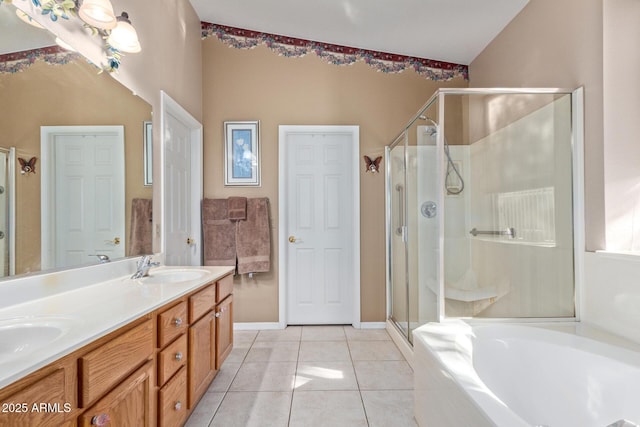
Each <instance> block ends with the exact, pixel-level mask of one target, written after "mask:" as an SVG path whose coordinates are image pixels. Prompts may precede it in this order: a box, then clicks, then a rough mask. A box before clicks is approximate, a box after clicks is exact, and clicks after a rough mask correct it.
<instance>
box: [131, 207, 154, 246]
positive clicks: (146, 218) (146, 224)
mask: <svg viewBox="0 0 640 427" xmlns="http://www.w3.org/2000/svg"><path fill="white" fill-rule="evenodd" d="M152 206H153V203H152V201H151V199H133V200H132V201H131V227H130V229H129V254H128V255H129V256H136V255H148V254H152V253H153V243H152V240H153V222H152V220H153V215H152Z"/></svg>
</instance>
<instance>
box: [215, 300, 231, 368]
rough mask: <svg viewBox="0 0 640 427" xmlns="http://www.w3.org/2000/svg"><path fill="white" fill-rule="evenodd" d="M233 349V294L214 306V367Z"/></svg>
mask: <svg viewBox="0 0 640 427" xmlns="http://www.w3.org/2000/svg"><path fill="white" fill-rule="evenodd" d="M232 349H233V295H229V296H228V297H227V298H226V299H225V300H224V301H222V302H221V303H220V304H218V305H217V306H216V369H220V366H222V362H224V360H225V359H226V358H227V356H228V355H229V353H231V350H232Z"/></svg>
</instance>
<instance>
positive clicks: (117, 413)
mask: <svg viewBox="0 0 640 427" xmlns="http://www.w3.org/2000/svg"><path fill="white" fill-rule="evenodd" d="M152 387H153V362H152V361H149V362H147V363H146V364H145V365H144V366H142V367H141V368H140V369H138V370H137V371H135V372H134V373H133V374H131V375H130V376H129V377H127V378H126V379H125V380H124V381H123V382H121V383H120V384H119V385H118V386H117V387H116V388H114V389H113V390H112V391H111V392H109V393H108V394H107V395H105V396H104V397H103V398H102V399H100V400H98V402H97V403H96V404H95V405H93V406H92V407H91V408H89V409H88V410H87V412H85V413H84V414H83V415H81V416H80V419H79V423H78V425H79V426H81V427H90V426H96V425H104V426H118V427H122V426H125V427H128V426H131V427H142V426H152V425H155V420H152V419H151V410H152V405H153V403H152V394H153V393H152V391H153V388H152Z"/></svg>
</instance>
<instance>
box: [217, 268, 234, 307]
mask: <svg viewBox="0 0 640 427" xmlns="http://www.w3.org/2000/svg"><path fill="white" fill-rule="evenodd" d="M232 293H233V274H229V275H228V276H225V277H223V278H222V279H220V280H218V287H217V293H216V303H219V302H220V301H222V300H223V299H225V298H226V297H227V296H229V295H231V294H232Z"/></svg>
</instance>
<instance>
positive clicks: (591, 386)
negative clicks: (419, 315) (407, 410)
mask: <svg viewBox="0 0 640 427" xmlns="http://www.w3.org/2000/svg"><path fill="white" fill-rule="evenodd" d="M413 336H414V363H413V368H414V372H415V417H416V420H417V421H418V424H419V425H420V426H421V427H425V426H433V427H447V426H455V427H460V426H464V427H467V426H469V427H481V426H500V427H502V426H504V427H519V426H549V427H573V426H575V427H589V426H594V427H605V426H610V425H612V424H614V423H616V422H618V421H620V420H627V421H630V423H626V424H625V423H623V422H620V423H619V424H616V425H617V426H623V425H624V426H633V425H635V424H640V352H639V351H638V350H639V348H640V346H637V345H635V344H631V343H626V342H624V341H622V340H620V339H616V338H613V337H607V336H606V335H605V334H604V333H602V332H598V331H597V330H595V329H590V328H588V327H586V326H584V325H581V324H579V323H573V324H571V325H569V324H562V325H557V324H556V325H547V326H540V325H536V326H531V325H520V324H501V323H494V324H475V325H470V324H468V323H466V322H463V321H460V320H453V321H447V322H445V323H430V324H427V325H424V326H422V327H420V328H418V329H416V330H415V331H414V335H413ZM595 338H597V339H595ZM634 423H635V424H634Z"/></svg>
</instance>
